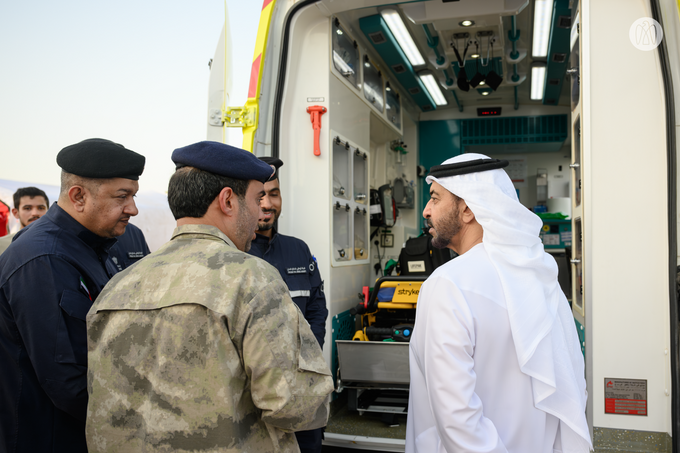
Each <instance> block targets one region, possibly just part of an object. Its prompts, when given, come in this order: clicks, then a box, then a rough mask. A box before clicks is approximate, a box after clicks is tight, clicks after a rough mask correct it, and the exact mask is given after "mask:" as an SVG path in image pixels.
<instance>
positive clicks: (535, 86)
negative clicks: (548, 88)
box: [531, 65, 545, 101]
mask: <svg viewBox="0 0 680 453" xmlns="http://www.w3.org/2000/svg"><path fill="white" fill-rule="evenodd" d="M544 88H545V66H542V65H541V66H534V67H532V68H531V100H532V101H540V100H541V99H543V89H544Z"/></svg>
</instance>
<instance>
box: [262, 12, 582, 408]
mask: <svg viewBox="0 0 680 453" xmlns="http://www.w3.org/2000/svg"><path fill="white" fill-rule="evenodd" d="M367 3H370V4H371V5H374V6H370V7H365V4H367ZM571 3H572V1H570V0H554V8H553V1H545V0H544V1H535V2H534V1H528V0H504V1H484V2H480V1H474V0H461V1H458V2H410V3H401V4H399V5H394V4H390V3H389V2H379V1H373V2H360V1H344V2H338V1H332V0H328V1H322V2H318V3H316V4H314V5H310V6H306V7H303V8H301V9H300V10H299V12H297V13H296V14H295V15H294V16H293V17H292V19H291V24H290V35H289V37H288V40H289V41H288V43H287V44H288V49H289V50H288V54H287V57H286V60H285V63H282V66H281V67H285V68H286V71H285V76H284V77H281V75H279V87H283V90H282V93H281V96H280V104H279V105H277V104H276V103H275V104H274V111H273V116H274V119H273V124H274V126H273V135H274V136H273V137H272V145H271V148H273V150H270V149H268V148H269V147H270V145H269V143H262V142H258V141H257V139H256V142H255V145H254V152H255V153H256V154H257V155H268V154H270V153H276V154H277V155H278V156H280V157H281V158H282V160H283V161H284V163H285V164H284V166H283V167H282V169H281V170H280V174H281V179H280V184H281V187H282V191H283V194H284V208H283V215H282V216H281V217H280V219H279V223H278V228H279V231H281V232H283V233H284V234H293V235H295V236H298V237H301V238H303V239H304V240H305V241H306V242H307V243H308V244H309V246H310V249H311V250H312V252H313V253H314V254H315V256H316V258H317V260H318V262H319V264H320V266H321V268H320V269H321V272H322V277H323V278H324V280H325V292H326V297H327V301H328V308H329V321H328V325H327V335H326V343H325V347H324V354H325V356H326V359H327V361H328V363H329V364H331V366H332V368H333V371H334V372H337V368H338V367H340V368H341V370H340V372H339V373H338V376H337V379H338V383H339V387H340V388H342V387H343V383H344V384H347V385H350V386H351V384H348V379H347V375H348V373H351V371H350V370H348V367H352V368H353V369H355V370H357V371H358V375H357V376H352V379H349V381H351V382H352V383H353V384H356V382H361V385H358V387H359V389H358V390H356V389H354V390H351V392H352V394H351V396H350V400H351V399H352V398H354V397H355V396H356V394H357V393H359V394H361V393H362V392H363V391H365V390H366V388H369V387H371V385H376V382H380V383H383V384H384V383H385V382H388V383H389V385H387V387H388V388H389V389H397V390H399V389H401V390H403V389H404V388H407V387H408V363H407V359H408V354H407V348H402V349H401V350H400V352H394V351H396V350H397V348H398V347H399V346H404V345H405V344H407V343H401V344H400V342H399V341H396V342H394V344H392V345H390V346H389V347H390V348H391V349H390V350H389V353H386V352H385V351H386V348H385V347H382V346H381V347H382V349H380V350H379V351H377V350H376V351H371V350H368V349H362V350H361V351H356V348H358V347H365V346H368V343H373V342H370V341H367V342H353V343H354V344H346V345H344V346H342V347H343V348H346V349H347V350H348V351H350V352H349V354H350V357H351V360H345V362H346V363H345V365H344V366H343V365H342V363H339V362H338V358H337V352H336V340H340V341H342V340H349V341H351V340H352V338H353V335H354V333H355V330H356V329H357V328H359V329H361V327H362V326H361V325H360V324H361V321H356V320H355V318H354V316H353V314H354V313H355V311H351V310H352V309H353V308H354V307H355V306H357V304H358V303H361V302H362V301H363V302H364V304H365V305H367V304H368V303H367V299H368V297H367V294H366V293H363V294H362V288H363V287H369V288H370V287H373V286H374V284H375V281H376V279H378V278H380V277H383V276H384V274H385V269H386V268H389V267H390V266H392V267H393V266H394V264H395V262H398V260H399V255H400V252H401V250H402V247H403V246H404V245H405V243H406V241H407V240H408V239H409V238H416V237H418V236H420V235H421V234H422V233H423V227H424V225H425V224H424V219H423V217H422V211H423V208H424V206H425V204H426V203H427V201H428V199H429V186H428V185H427V184H426V183H425V176H426V175H427V171H428V169H429V168H430V167H432V166H434V165H439V164H441V163H442V162H443V161H444V160H446V159H448V158H450V157H453V156H455V155H458V154H461V153H465V152H474V153H481V154H485V155H488V156H489V157H492V158H499V159H507V160H509V161H510V165H509V167H508V168H506V170H507V171H508V173H509V174H510V175H511V178H512V179H513V181H514V183H515V186H516V189H517V193H518V196H519V199H520V201H521V202H522V203H523V204H524V205H525V206H526V207H527V208H528V209H532V210H534V211H536V212H541V213H543V214H542V215H545V214H551V215H545V217H546V219H545V221H544V228H543V231H542V232H541V236H542V239H543V241H544V244H545V247H546V250H548V251H549V252H551V253H553V254H554V256H555V258H556V260H557V262H558V265H559V268H560V281H561V284H562V287H563V289H564V291H565V293H566V295H567V297H568V298H569V300H570V301H571V299H572V297H571V296H572V293H573V292H574V291H573V290H572V289H573V288H574V287H576V288H578V284H577V283H575V282H574V281H573V279H572V275H571V271H572V269H571V268H572V266H571V265H570V264H569V259H570V258H571V252H570V248H571V245H572V244H571V242H572V241H571V227H572V221H571V215H572V212H571V211H572V204H573V202H574V201H575V202H576V203H577V204H578V203H579V198H578V193H579V169H578V162H579V159H580V158H579V157H578V156H579V147H578V142H579V139H578V134H579V126H578V119H574V118H572V115H571V112H572V108H574V107H575V105H577V104H578V101H579V99H578V93H579V87H578V75H577V74H575V75H574V76H573V77H570V76H568V75H567V69H568V68H574V69H573V70H571V72H576V73H577V71H578V56H577V55H576V57H575V56H574V55H573V54H574V53H575V54H578V48H579V44H578V12H577V11H576V8H571V6H572V5H571ZM285 45H286V43H285V42H284V46H285ZM574 49H575V50H574ZM284 65H285V66H284ZM282 79H283V82H281V80H282ZM572 93H574V94H573V95H572ZM314 106H319V108H321V109H323V108H324V107H325V111H324V112H323V113H321V114H320V122H321V130H320V134H319V151H320V155H319V156H316V155H314V152H313V141H314V131H313V124H312V123H313V117H312V115H313V114H314V113H313V110H314V108H312V109H311V110H312V113H309V111H308V108H310V107H314ZM277 126H278V127H277ZM574 131H575V134H576V138H575V139H574ZM277 134H278V135H277ZM572 142H575V143H576V144H577V145H576V147H575V148H574V150H572V148H573V147H572ZM572 153H573V154H572ZM572 155H574V156H576V157H574V158H572ZM372 190H373V191H374V192H373V194H372V193H371V191H372ZM390 196H391V198H390ZM391 199H393V200H394V208H395V209H393V207H392V206H391ZM378 213H382V216H381V219H380V220H377V219H376V217H380V215H376V214H378ZM371 214H374V215H373V216H371ZM560 214H562V215H560ZM302 219H304V221H303V220H302ZM377 223H380V225H379V226H377ZM326 233H327V234H326ZM416 266H417V265H416ZM416 270H417V269H416ZM575 271H576V272H578V269H576V270H575ZM402 272H403V270H402ZM416 274H417V272H413V273H412V275H416ZM391 275H392V276H396V275H397V269H393V270H392V272H391ZM416 280H417V279H416ZM416 286H418V287H419V285H418V284H416ZM414 294H416V296H417V292H415V293H414ZM408 302H412V303H411V304H410V305H409V304H408V303H407V304H406V306H410V307H411V308H414V307H415V305H414V302H415V299H412V300H411V301H408ZM411 312H412V313H414V312H415V310H414V309H413V310H411ZM357 317H359V316H357ZM394 319H395V320H394V323H396V324H399V323H402V324H403V321H404V320H403V319H401V318H400V317H399V316H397V317H396V318H394ZM383 327H384V326H383ZM364 339H367V338H364ZM359 343H361V344H359ZM348 348H349V349H348ZM364 351H365V352H364ZM347 354H348V353H345V355H346V356H347ZM358 357H362V358H363V361H361V360H359V359H358ZM386 357H397V358H396V359H395V361H394V362H390V363H388V362H389V360H388V359H387V358H386ZM400 357H401V358H400ZM404 357H405V358H406V362H404V360H403V359H404ZM340 362H342V357H341V358H340ZM383 387H385V386H384V385H383ZM388 399H389V398H388ZM397 399H398V398H397ZM402 403H403V400H402ZM400 404H401V403H399V404H396V406H397V407H396V408H395V407H394V405H392V404H391V403H384V404H382V403H381V404H377V403H376V404H373V406H371V405H370V404H367V405H365V406H364V407H363V409H361V405H360V404H359V407H358V408H359V409H361V410H366V411H370V410H371V409H370V407H379V408H378V409H376V411H377V412H381V411H382V412H388V413H389V412H397V413H398V412H399V411H405V407H404V406H403V405H400ZM350 406H351V407H355V408H357V403H356V402H355V403H352V402H350ZM367 408H368V409H367ZM380 408H382V409H380Z"/></svg>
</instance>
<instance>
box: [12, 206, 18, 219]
mask: <svg viewBox="0 0 680 453" xmlns="http://www.w3.org/2000/svg"><path fill="white" fill-rule="evenodd" d="M12 215H13V216H14V218H15V219H17V220H18V219H19V210H18V209H17V208H12Z"/></svg>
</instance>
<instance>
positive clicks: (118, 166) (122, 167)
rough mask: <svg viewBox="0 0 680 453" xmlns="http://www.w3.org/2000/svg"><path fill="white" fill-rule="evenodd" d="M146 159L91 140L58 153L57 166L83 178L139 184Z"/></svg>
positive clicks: (106, 141) (115, 146)
mask: <svg viewBox="0 0 680 453" xmlns="http://www.w3.org/2000/svg"><path fill="white" fill-rule="evenodd" d="M145 161H146V159H145V158H144V156H142V155H141V154H137V153H136V152H134V151H131V150H129V149H127V148H125V147H124V146H123V145H119V144H118V143H114V142H112V141H111V140H106V139H103V138H89V139H87V140H83V141H82V142H79V143H76V144H74V145H70V146H67V147H66V148H64V149H62V150H61V151H59V154H57V165H59V166H60V167H61V168H62V170H64V171H65V172H67V173H71V174H74V175H78V176H82V177H84V178H105V179H107V178H126V179H132V180H134V181H137V180H138V179H139V175H141V174H142V172H143V171H144V163H145Z"/></svg>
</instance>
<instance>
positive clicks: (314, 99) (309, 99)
mask: <svg viewBox="0 0 680 453" xmlns="http://www.w3.org/2000/svg"><path fill="white" fill-rule="evenodd" d="M324 100H325V98H307V102H324Z"/></svg>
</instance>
